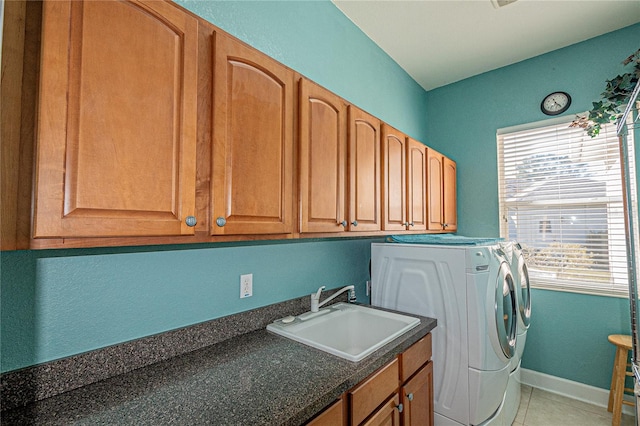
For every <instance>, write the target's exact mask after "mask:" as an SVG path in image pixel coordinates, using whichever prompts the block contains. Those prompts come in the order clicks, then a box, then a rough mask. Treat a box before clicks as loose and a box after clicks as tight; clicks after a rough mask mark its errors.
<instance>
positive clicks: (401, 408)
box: [396, 404, 404, 413]
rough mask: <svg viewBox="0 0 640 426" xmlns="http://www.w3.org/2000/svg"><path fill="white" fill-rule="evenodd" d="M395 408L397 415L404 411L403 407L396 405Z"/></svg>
mask: <svg viewBox="0 0 640 426" xmlns="http://www.w3.org/2000/svg"><path fill="white" fill-rule="evenodd" d="M396 408H397V409H398V413H402V410H404V405H402V404H398V405H396Z"/></svg>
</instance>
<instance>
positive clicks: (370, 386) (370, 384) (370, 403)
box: [349, 358, 399, 425]
mask: <svg viewBox="0 0 640 426" xmlns="http://www.w3.org/2000/svg"><path fill="white" fill-rule="evenodd" d="M398 374H399V367H398V359H397V358H396V359H394V360H393V361H391V362H390V363H389V364H387V365H385V366H384V367H382V368H381V369H380V370H378V371H377V372H375V373H374V374H373V375H372V376H370V377H369V378H368V379H366V380H365V381H364V382H362V383H360V384H359V385H358V386H357V387H355V388H353V389H352V390H350V391H349V399H350V402H351V424H352V425H358V424H360V423H361V422H362V421H363V420H364V419H366V418H367V417H368V416H369V415H370V414H371V413H372V412H373V411H374V410H375V409H376V408H377V407H378V406H379V405H380V404H382V403H383V402H384V401H385V400H386V399H387V398H388V397H389V396H391V394H393V393H394V392H395V391H397V390H398V385H399V382H398Z"/></svg>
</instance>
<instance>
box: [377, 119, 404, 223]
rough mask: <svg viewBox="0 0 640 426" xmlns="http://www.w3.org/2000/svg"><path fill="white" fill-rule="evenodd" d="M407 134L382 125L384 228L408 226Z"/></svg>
mask: <svg viewBox="0 0 640 426" xmlns="http://www.w3.org/2000/svg"><path fill="white" fill-rule="evenodd" d="M405 160H406V136H405V135H404V134H402V133H400V132H398V131H397V130H396V129H394V128H392V127H390V126H388V125H386V124H383V126H382V191H383V200H384V201H383V206H382V207H383V209H382V229H383V230H385V231H404V230H406V229H407V226H406V222H407V220H406V218H407V216H406V212H407V208H406V197H407V193H406V164H405Z"/></svg>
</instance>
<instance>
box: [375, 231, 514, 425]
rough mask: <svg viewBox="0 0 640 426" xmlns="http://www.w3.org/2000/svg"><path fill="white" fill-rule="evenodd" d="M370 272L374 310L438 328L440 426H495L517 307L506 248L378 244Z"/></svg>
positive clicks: (437, 418) (436, 361) (435, 338)
mask: <svg viewBox="0 0 640 426" xmlns="http://www.w3.org/2000/svg"><path fill="white" fill-rule="evenodd" d="M371 266H372V271H371V278H372V299H371V301H372V304H373V305H374V306H379V307H383V308H389V309H395V310H398V311H402V312H407V313H412V314H416V315H424V316H429V317H433V318H436V319H437V321H438V324H437V327H436V328H435V329H434V330H433V332H432V334H433V363H434V411H435V416H434V417H435V423H436V425H461V424H462V425H479V424H487V425H488V424H491V423H492V420H493V419H494V418H496V416H497V415H498V414H500V416H501V415H502V414H501V408H502V405H503V401H504V397H505V391H506V389H507V383H508V379H509V373H510V360H511V358H513V356H514V355H515V351H516V348H515V344H516V331H517V317H516V315H517V305H516V299H515V288H514V281H513V276H512V274H511V269H510V267H509V264H508V262H507V261H506V259H505V257H504V252H503V251H502V250H501V248H500V246H499V245H497V244H483V245H426V244H402V243H384V244H383V243H374V244H372V247H371ZM500 421H502V420H500Z"/></svg>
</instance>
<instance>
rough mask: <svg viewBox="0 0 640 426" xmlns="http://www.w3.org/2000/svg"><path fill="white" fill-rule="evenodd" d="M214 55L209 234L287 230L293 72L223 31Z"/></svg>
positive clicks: (289, 230) (289, 227) (289, 207)
mask: <svg viewBox="0 0 640 426" xmlns="http://www.w3.org/2000/svg"><path fill="white" fill-rule="evenodd" d="M215 55H216V56H215V59H214V63H215V75H214V79H215V82H214V120H213V123H214V137H213V141H214V142H213V166H212V169H213V185H212V207H211V208H212V218H213V220H212V225H211V226H212V230H211V231H212V234H268V233H290V232H292V223H293V222H292V198H291V197H292V187H293V181H292V178H293V175H292V173H293V163H292V159H293V121H292V120H293V84H294V83H293V72H292V71H290V70H288V69H287V68H285V67H284V66H282V65H280V64H278V63H276V62H275V61H274V60H272V59H270V58H268V57H267V56H265V55H262V54H261V53H259V52H257V51H255V50H253V49H251V48H249V47H247V46H245V45H243V44H242V43H240V42H238V41H235V40H233V39H231V38H230V37H225V36H222V35H218V37H217V40H216V46H215ZM217 219H224V222H225V224H224V225H223V226H220V224H216V220H217Z"/></svg>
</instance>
